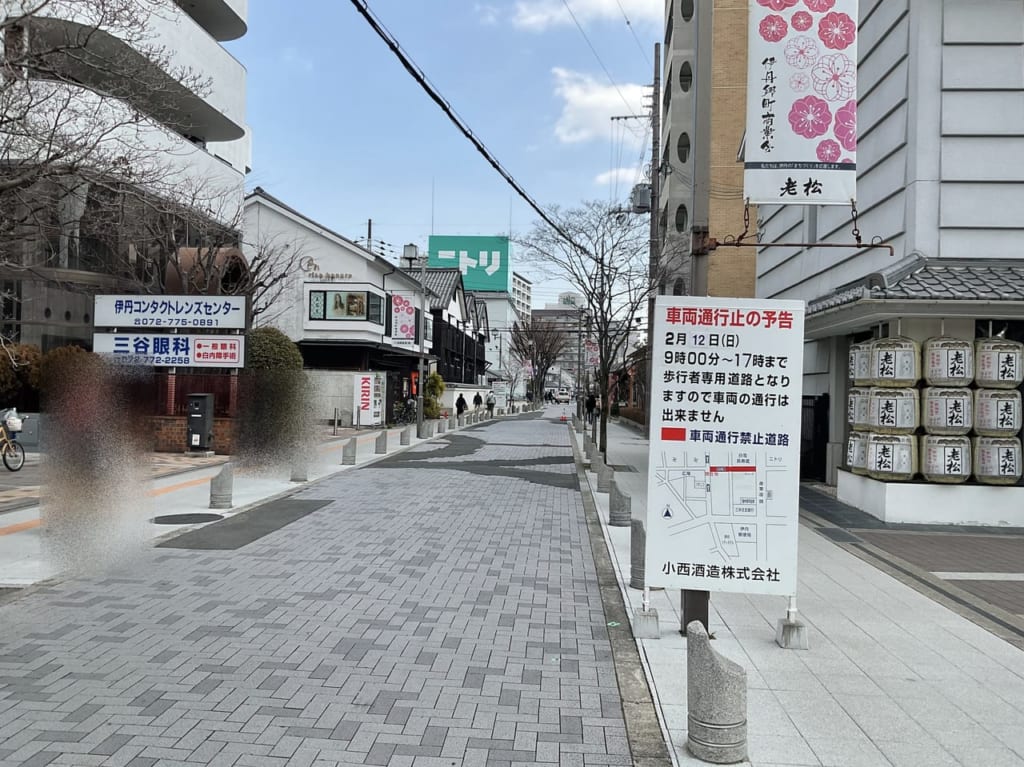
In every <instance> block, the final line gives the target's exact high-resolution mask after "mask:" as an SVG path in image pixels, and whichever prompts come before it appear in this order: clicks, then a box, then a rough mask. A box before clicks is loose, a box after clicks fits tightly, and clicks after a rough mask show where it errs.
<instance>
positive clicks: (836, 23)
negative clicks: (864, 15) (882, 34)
mask: <svg viewBox="0 0 1024 767" xmlns="http://www.w3.org/2000/svg"><path fill="white" fill-rule="evenodd" d="M818 37H820V38H821V41H822V42H823V43H824V44H825V47H826V48H831V49H833V50H836V51H841V50H843V49H844V48H848V47H849V46H850V45H852V44H853V41H854V39H856V37H857V25H856V23H854V21H853V19H851V18H850V17H849V16H848V15H846V14H845V13H838V12H833V13H828V14H826V15H825V16H824V17H822V19H821V21H819V22H818Z"/></svg>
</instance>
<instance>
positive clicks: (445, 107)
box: [351, 0, 625, 253]
mask: <svg viewBox="0 0 1024 767" xmlns="http://www.w3.org/2000/svg"><path fill="white" fill-rule="evenodd" d="M351 2H352V5H354V6H355V8H356V10H357V11H359V14H360V15H361V16H362V17H363V18H364V19H366V22H367V23H368V24H369V25H370V28H371V29H373V31H374V32H376V33H377V36H378V37H380V39H381V40H383V41H384V43H385V45H387V46H388V48H389V49H390V50H391V52H392V53H394V54H395V56H397V57H398V60H399V61H400V62H401V64H402V66H403V67H404V68H405V70H406V71H407V72H408V73H409V74H410V75H412V78H413V79H414V80H415V81H416V82H417V84H418V85H419V86H420V87H421V88H422V89H423V90H424V91H426V93H427V95H428V96H430V98H431V99H432V100H433V101H434V102H435V103H436V104H437V105H438V106H439V107H441V111H442V112H444V113H445V115H446V116H447V117H448V119H449V120H450V121H451V122H452V123H453V124H454V125H455V127H456V128H458V129H459V131H460V132H461V133H462V135H463V136H465V137H466V138H467V139H469V141H470V143H472V144H473V146H474V147H475V148H476V150H477V152H479V153H480V154H481V155H483V157H484V159H485V160H487V162H488V163H489V164H490V165H491V167H492V168H494V169H495V170H496V171H497V172H498V174H499V175H500V176H501V177H502V178H503V179H505V183H507V184H508V185H509V186H511V187H512V188H513V189H514V190H515V192H516V194H518V195H519V196H520V197H522V198H523V200H525V201H526V204H527V205H529V206H530V207H531V208H533V210H534V212H535V213H537V215H538V216H540V217H541V219H542V220H543V221H544V222H545V223H546V224H547V225H548V226H550V227H551V228H552V230H554V231H555V232H557V233H558V235H559V236H560V237H562V238H563V239H564V240H565V241H566V242H567V243H569V244H570V245H572V246H573V247H574V248H576V249H577V250H579V251H580V252H581V253H589V251H588V250H587V249H586V248H585V247H583V246H582V245H580V244H579V243H578V242H576V240H575V239H573V237H572V236H571V235H570V234H569V233H568V232H566V231H565V230H564V229H563V228H562V227H561V226H560V225H559V224H558V223H557V222H555V221H554V220H553V219H552V218H551V217H550V216H549V215H548V213H547V212H546V211H545V210H544V209H543V208H541V207H540V205H539V204H538V203H537V202H536V201H535V200H534V199H533V198H532V197H531V196H530V194H529V193H528V192H527V191H526V189H524V188H523V186H522V185H521V184H520V183H519V182H518V181H516V179H515V178H514V177H513V176H512V174H511V173H510V172H509V171H508V170H506V169H505V166H503V165H502V164H501V162H499V161H498V158H497V157H495V156H494V155H493V154H492V153H491V150H490V149H488V148H487V146H486V145H485V144H484V142H483V141H482V140H480V139H479V138H478V137H477V136H476V134H475V133H473V131H472V129H471V128H470V127H469V125H467V124H466V122H465V120H463V119H462V117H461V116H459V114H458V113H457V112H456V111H455V109H454V108H453V107H452V105H451V104H450V103H449V102H448V100H447V99H445V98H444V97H443V96H442V95H441V94H440V92H439V91H438V90H437V88H435V87H434V84H433V83H431V82H430V80H429V79H428V78H427V76H426V74H425V73H424V72H423V70H422V69H420V68H419V66H418V65H417V64H416V63H415V62H414V61H413V60H412V59H411V58H410V57H409V56H408V55H406V53H405V51H403V50H402V46H401V45H399V43H398V40H397V39H396V38H395V36H394V35H392V34H391V32H390V31H389V30H388V29H387V28H386V27H385V26H384V25H383V24H382V23H381V22H380V21H379V20H378V19H377V18H376V16H374V14H373V12H372V11H371V10H370V8H369V5H368V4H367V3H366V1H365V0H351ZM563 2H564V0H563ZM570 13H571V11H570ZM616 90H618V87H617V86H616ZM619 95H620V96H621V95H622V92H621V91H620V92H619ZM623 100H625V99H623Z"/></svg>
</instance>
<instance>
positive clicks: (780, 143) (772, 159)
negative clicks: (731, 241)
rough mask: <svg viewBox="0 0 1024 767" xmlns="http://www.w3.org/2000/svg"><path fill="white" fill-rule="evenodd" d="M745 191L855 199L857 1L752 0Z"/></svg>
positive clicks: (790, 200)
mask: <svg viewBox="0 0 1024 767" xmlns="http://www.w3.org/2000/svg"><path fill="white" fill-rule="evenodd" d="M749 2H750V14H749V24H750V29H749V32H748V51H747V133H746V143H745V150H744V175H743V188H744V196H745V197H747V198H748V199H749V200H750V201H751V202H755V203H772V204H779V205H786V204H797V205H799V204H803V205H829V204H842V205H849V204H850V202H851V201H852V200H855V199H856V197H857V36H858V28H857V0H749Z"/></svg>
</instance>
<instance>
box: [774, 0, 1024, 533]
mask: <svg viewBox="0 0 1024 767" xmlns="http://www.w3.org/2000/svg"><path fill="white" fill-rule="evenodd" d="M859 11H860V19H859V22H860V32H859V35H860V39H859V52H860V57H859V63H858V80H859V85H858V103H857V110H858V143H857V150H858V154H857V208H858V210H859V218H858V220H857V226H858V227H859V229H860V231H861V233H862V237H863V241H864V243H869V242H871V241H872V240H873V239H875V238H878V239H879V240H880V241H882V242H884V243H885V244H887V245H891V246H892V248H893V251H894V252H893V253H892V254H890V252H889V251H888V250H886V249H884V248H873V249H869V248H865V247H856V246H855V245H854V244H853V243H854V237H853V234H852V231H851V230H852V228H853V224H854V222H853V220H852V216H851V209H850V208H849V207H848V206H819V207H814V206H808V207H805V206H762V207H761V210H760V217H761V219H762V222H763V224H762V229H763V233H764V238H763V239H764V241H765V242H766V243H770V242H772V241H780V240H781V239H782V238H783V237H786V238H787V239H789V240H791V241H792V240H798V241H801V242H821V243H833V244H842V243H846V244H851V246H850V247H843V248H837V249H824V248H815V247H808V248H782V247H771V246H765V247H762V248H761V250H760V252H759V254H758V261H757V294H758V296H760V297H764V298H785V299H799V300H803V301H806V302H807V317H806V339H807V343H806V353H805V365H804V371H805V374H804V394H805V398H806V397H810V398H821V397H827V399H822V400H819V401H820V402H822V403H826V404H827V407H825V408H824V413H825V414H826V415H825V418H826V419H827V423H826V424H824V425H825V427H826V428H825V429H823V430H822V431H823V437H822V439H821V440H820V444H818V445H816V446H812V448H811V449H812V450H820V451H821V452H822V453H823V454H826V451H827V460H826V461H825V462H824V465H823V466H822V467H821V469H822V476H821V477H820V478H821V479H824V480H827V481H828V482H830V483H835V484H838V492H839V496H840V498H841V499H844V500H847V501H848V502H850V503H852V504H853V505H855V506H858V507H860V508H862V509H865V510H867V511H869V512H870V513H872V514H875V515H876V516H879V517H881V518H883V519H887V520H890V521H920V522H960V523H964V522H974V523H986V524H1011V525H1012V524H1016V525H1021V524H1024V516H1022V514H1024V512H1022V509H1024V503H1022V500H1024V497H1022V494H1024V488H1022V487H1020V486H1019V482H1018V483H1016V484H1010V485H1009V486H1005V487H1004V486H999V487H993V486H991V485H988V486H986V485H980V484H975V480H974V479H972V480H970V481H968V482H966V483H965V484H956V485H937V484H931V483H928V482H923V481H920V480H916V481H914V482H909V483H908V482H886V481H880V480H878V479H874V478H872V477H870V476H864V475H863V472H860V473H858V472H852V471H850V469H851V465H850V464H848V455H847V448H848V447H849V446H850V445H849V442H848V436H849V435H850V434H851V427H850V424H849V423H848V412H847V405H848V393H849V392H850V390H851V388H852V386H851V383H850V372H851V371H850V356H849V349H850V347H851V345H852V344H854V343H859V342H871V341H872V340H877V339H888V340H889V341H890V342H892V341H895V342H897V343H899V344H902V345H904V346H907V347H908V348H910V347H911V345H913V344H917V345H919V346H923V345H924V343H925V342H926V341H927V339H930V338H934V337H941V338H944V339H951V340H955V341H960V342H967V344H968V345H971V344H974V343H975V342H976V340H977V339H985V338H987V337H990V336H991V335H993V334H995V335H998V336H1001V337H1002V338H1004V339H1006V340H1010V341H1022V340H1024V269H1022V262H1021V259H1020V239H1021V224H1020V219H1019V215H1018V213H1017V211H1019V210H1020V209H1021V208H1022V207H1024V151H1022V149H1024V139H1022V136H1024V108H1022V105H1024V67H1022V61H1024V4H1022V3H1020V2H1005V1H1004V0H978V2H972V3H962V2H955V1H954V0H941V1H939V0H936V1H935V2H916V1H915V0H884V2H882V0H862V2H860V7H859ZM913 348H917V347H913ZM919 359H920V360H921V364H922V365H925V364H927V363H928V355H927V354H925V355H920V356H919ZM856 372H857V371H854V373H856ZM858 377H861V376H860V375H859V374H858ZM975 383H976V384H977V381H976V382H975ZM1011 383H1012V382H1011ZM858 385H859V384H858ZM977 385H980V384H977ZM918 391H919V394H920V396H921V397H922V399H923V398H925V397H926V396H927V389H924V388H921V389H919V390H918ZM967 391H970V389H969V388H968V389H967ZM925 412H926V408H925V407H923V406H922V408H921V410H920V414H921V415H922V417H923V415H924V413H925ZM976 415H977V413H976ZM819 425H820V424H819ZM972 433H973V432H972ZM1015 439H1019V434H1017V435H1011V436H1010V437H1009V438H1008V442H1007V448H1006V449H1007V451H1008V452H1009V453H1013V452H1016V454H1017V460H1016V464H1017V466H1016V475H1017V476H1019V470H1020V460H1019V442H1018V443H1017V445H1018V447H1017V448H1016V449H1015V448H1014V447H1013V440H1015ZM975 457H977V454H976V453H975ZM922 460H923V458H922ZM1011 468H1012V467H1011ZM975 473H977V472H975ZM1013 477H1014V472H1010V474H1009V475H1008V478H1007V479H1008V481H1012V479H1013Z"/></svg>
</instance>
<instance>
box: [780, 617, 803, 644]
mask: <svg viewBox="0 0 1024 767" xmlns="http://www.w3.org/2000/svg"><path fill="white" fill-rule="evenodd" d="M775 644H777V645H778V646H779V647H781V648H783V649H784V650H810V649H811V640H810V637H809V636H808V633H807V626H805V625H804V624H803V623H801V622H800V621H788V620H786V619H785V618H779V622H778V623H776V624H775Z"/></svg>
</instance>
